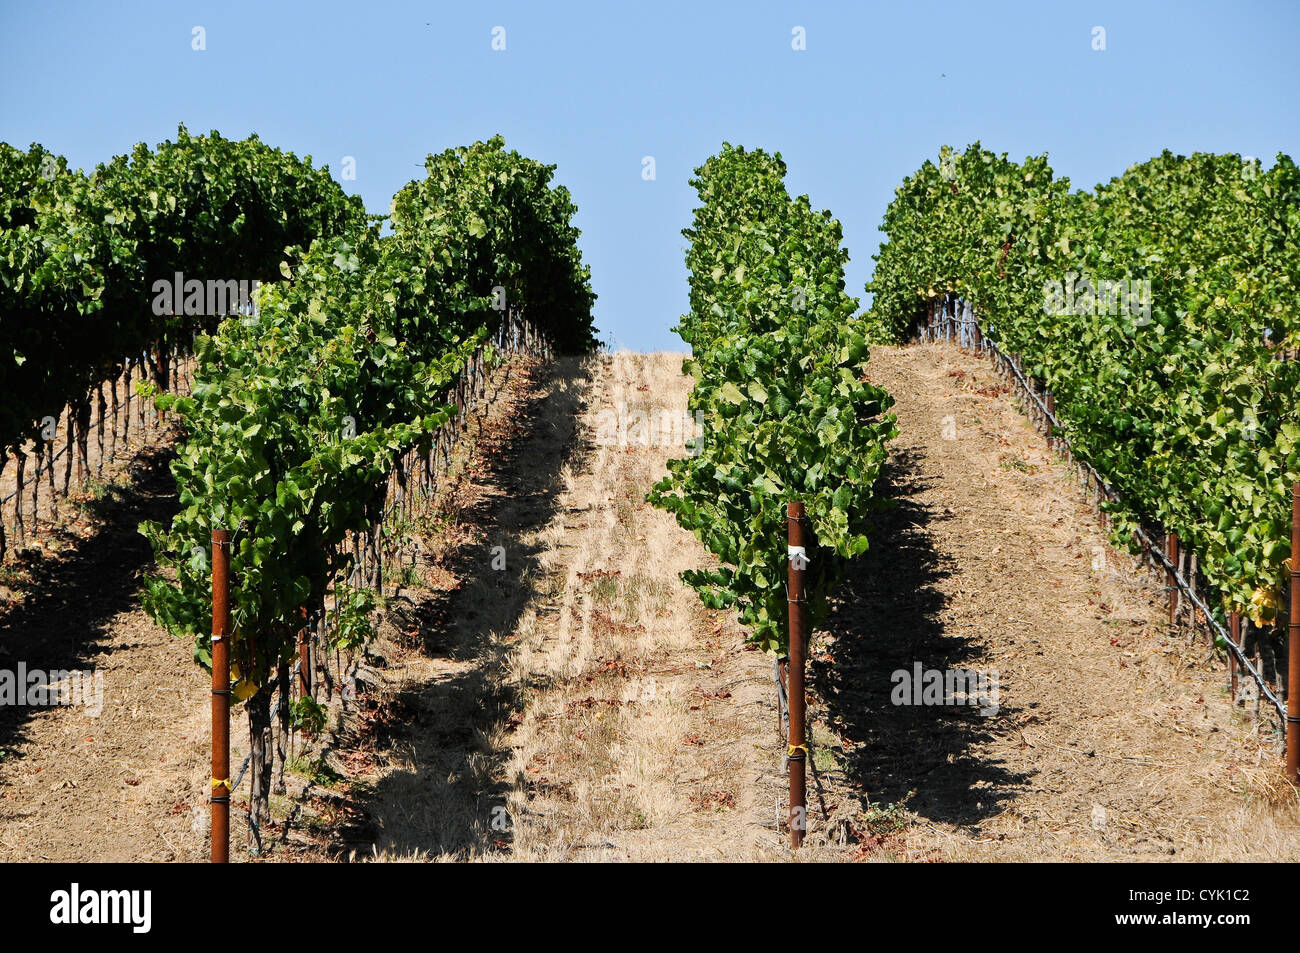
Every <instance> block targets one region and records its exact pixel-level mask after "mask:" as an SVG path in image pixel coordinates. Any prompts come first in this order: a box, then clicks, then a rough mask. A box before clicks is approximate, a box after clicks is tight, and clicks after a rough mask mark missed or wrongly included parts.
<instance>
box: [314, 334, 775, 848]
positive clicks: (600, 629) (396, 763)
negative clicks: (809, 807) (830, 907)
mask: <svg viewBox="0 0 1300 953" xmlns="http://www.w3.org/2000/svg"><path fill="white" fill-rule="evenodd" d="M681 361H682V356H681V355H677V354H658V355H637V354H618V355H613V356H610V355H605V356H602V357H599V358H595V359H592V360H591V361H589V362H562V363H561V364H560V366H558V367H557V368H554V369H553V370H551V371H549V372H547V373H546V374H545V375H543V377H542V378H541V379H539V381H538V382H537V387H536V389H535V391H534V392H533V393H531V394H530V395H527V396H526V399H523V400H521V402H520V403H519V405H518V406H517V408H516V409H515V411H514V412H513V413H512V414H510V415H509V424H510V426H508V427H504V428H498V429H496V430H495V431H494V434H495V436H494V438H493V439H494V440H495V441H496V444H495V447H496V452H493V453H488V454H486V455H485V460H486V462H485V465H484V466H483V467H482V468H480V469H478V470H477V471H475V473H474V474H473V479H472V480H470V481H468V482H467V483H466V484H465V485H463V486H462V487H461V489H460V490H459V491H458V499H457V501H456V503H455V506H454V513H455V515H454V516H452V517H450V523H449V524H448V526H446V527H444V531H443V537H442V541H441V542H440V543H439V544H438V545H436V546H433V547H432V548H431V555H430V559H429V567H428V569H427V570H426V571H427V572H429V573H430V574H431V576H437V578H439V579H440V582H439V586H440V588H441V589H442V590H443V591H444V592H445V598H444V600H443V605H442V608H441V610H440V612H439V618H440V619H441V622H440V623H439V625H438V626H437V631H438V632H439V633H440V634H439V636H438V640H437V641H436V642H435V643H427V642H426V645H425V646H424V647H423V648H422V649H420V650H419V651H417V652H398V651H395V650H394V649H393V643H392V642H389V643H388V645H387V646H385V645H383V644H381V645H380V647H379V654H380V655H381V656H386V657H385V659H384V664H383V666H382V667H381V669H380V671H381V672H382V681H383V684H382V685H380V686H379V688H378V691H379V694H380V696H381V697H382V698H383V699H384V701H383V702H381V704H380V711H379V712H378V713H376V715H375V716H374V719H376V720H378V721H381V722H383V723H384V725H385V726H387V728H388V730H387V731H386V732H385V733H384V735H383V737H382V738H378V739H376V738H373V737H370V738H368V739H367V741H366V742H365V743H364V744H363V745H362V746H361V747H360V748H358V750H357V751H356V752H354V754H353V756H352V758H351V764H352V765H353V766H354V770H351V771H349V772H348V773H347V778H348V784H349V786H350V787H351V789H352V790H353V792H354V794H355V795H356V798H355V800H354V801H353V806H354V807H355V808H356V809H357V810H358V811H359V812H360V813H361V815H362V816H363V818H364V820H363V821H362V822H361V823H359V824H358V825H356V827H355V829H354V830H353V831H351V832H350V833H349V834H348V835H347V836H346V837H345V838H343V842H342V844H340V843H339V842H338V841H335V842H334V843H333V844H322V849H324V850H326V851H327V852H330V853H332V854H333V855H334V856H338V855H339V853H340V852H341V851H346V854H347V856H353V857H356V858H359V859H367V858H378V859H385V860H392V859H429V858H432V859H438V858H446V859H515V860H533V859H545V860H701V859H729V860H746V859H764V858H779V857H781V856H785V854H784V853H783V847H782V844H783V843H784V839H785V836H784V835H783V834H782V833H781V832H780V831H779V829H778V824H779V820H780V818H781V817H783V815H784V811H785V807H784V804H785V792H784V785H783V780H782V778H780V777H779V776H778V772H779V769H780V765H781V759H780V750H779V742H778V738H777V723H776V717H777V716H776V708H775V691H774V687H773V682H772V669H771V661H770V658H768V657H765V656H763V655H762V654H761V653H759V652H755V651H750V650H748V649H746V648H745V645H744V633H743V632H742V630H741V629H740V628H739V627H738V626H737V625H736V623H735V622H734V621H733V620H732V619H731V617H730V615H731V614H730V613H718V612H710V611H708V610H706V609H704V608H703V607H702V606H701V604H700V603H699V600H698V598H697V597H696V596H695V594H694V592H692V591H691V590H689V589H687V588H685V587H684V586H683V585H682V584H681V582H680V581H679V579H678V578H677V575H678V573H679V572H680V571H681V570H682V569H685V568H687V567H689V566H697V565H701V564H702V563H703V562H704V560H705V559H706V555H707V554H706V553H705V552H704V550H703V547H702V546H700V544H699V543H698V542H697V541H696V540H695V539H694V538H693V537H691V536H690V535H689V534H687V533H685V532H684V531H682V530H681V529H680V528H679V527H678V526H677V525H676V523H675V522H674V521H673V520H672V518H671V517H670V516H669V515H667V514H665V513H663V512H660V511H658V510H655V509H653V508H652V507H650V506H649V505H648V504H646V502H645V494H646V492H647V491H648V490H649V488H650V485H651V484H652V483H653V482H654V481H655V480H657V479H659V478H660V477H661V476H662V475H663V473H664V472H665V463H666V461H667V460H668V459H669V458H670V457H674V456H681V455H682V454H683V452H684V450H683V446H684V444H683V432H684V430H683V424H682V419H683V416H684V413H685V407H686V394H687V393H688V392H689V389H690V385H691V383H692V381H691V379H690V378H689V377H685V376H683V375H682V373H681ZM638 413H643V414H644V415H645V416H644V417H641V418H638V417H637V416H636V415H637V414H638ZM620 419H621V420H623V421H624V427H623V431H622V432H620V425H619V420H620ZM638 419H639V420H640V421H641V423H638ZM628 423H630V426H626V425H627V424H628ZM496 546H500V547H502V548H503V550H504V564H503V565H501V566H500V567H499V568H498V569H497V570H494V569H493V568H492V565H493V563H492V558H493V547H496ZM439 574H440V575H439ZM417 621H418V620H417ZM425 621H426V622H428V621H430V620H429V619H428V617H427V616H426V617H425ZM365 734H367V733H364V732H360V733H358V736H359V737H360V736H362V735H365ZM370 734H373V733H370ZM347 760H348V759H341V763H342V764H343V766H344V767H345V768H346V766H347Z"/></svg>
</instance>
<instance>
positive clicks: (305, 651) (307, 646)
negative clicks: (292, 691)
mask: <svg viewBox="0 0 1300 953" xmlns="http://www.w3.org/2000/svg"><path fill="white" fill-rule="evenodd" d="M298 616H299V618H301V619H302V628H301V629H299V630H298V697H299V698H311V643H310V642H308V641H307V607H306V606H302V607H301V608H299V610H298Z"/></svg>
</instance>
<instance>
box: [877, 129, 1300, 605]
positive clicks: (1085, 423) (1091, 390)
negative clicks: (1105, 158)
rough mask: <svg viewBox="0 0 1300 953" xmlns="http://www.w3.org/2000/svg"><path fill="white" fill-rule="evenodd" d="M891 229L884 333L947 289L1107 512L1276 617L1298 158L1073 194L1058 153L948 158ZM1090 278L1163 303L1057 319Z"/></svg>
mask: <svg viewBox="0 0 1300 953" xmlns="http://www.w3.org/2000/svg"><path fill="white" fill-rule="evenodd" d="M945 173H946V174H945ZM884 231H885V232H886V234H887V235H888V241H887V243H886V244H885V245H884V246H883V247H882V249H881V252H880V254H879V255H878V256H877V265H876V270H875V275H874V277H873V279H872V281H871V283H870V284H869V285H868V290H870V291H871V292H873V294H874V302H873V306H872V309H871V312H870V314H869V315H868V316H867V327H868V331H869V333H870V334H871V335H872V336H873V337H875V338H877V339H898V338H899V337H901V336H902V334H903V333H905V331H906V330H907V329H908V327H909V326H910V325H911V324H912V323H913V322H914V321H915V320H916V319H917V317H918V315H919V313H920V310H921V309H922V307H923V306H924V304H925V302H926V301H927V300H929V299H931V298H933V297H935V296H937V295H941V294H946V293H955V294H958V295H961V296H962V297H963V298H965V299H966V300H967V301H969V302H971V304H972V305H973V306H974V308H975V309H976V311H977V312H978V313H979V315H980V316H981V321H982V322H983V323H984V324H985V325H986V326H987V327H989V328H991V330H992V336H993V337H994V338H995V339H996V340H997V341H998V342H999V344H1000V345H1001V346H1003V347H1004V348H1006V349H1007V350H1009V351H1012V352H1016V353H1019V354H1020V355H1022V356H1023V358H1024V360H1025V365H1026V370H1027V371H1029V372H1030V373H1032V374H1033V375H1034V376H1035V377H1037V378H1039V379H1041V380H1043V381H1045V382H1046V383H1047V385H1048V387H1049V388H1050V389H1051V390H1052V392H1053V394H1054V395H1055V397H1056V407H1057V415H1058V417H1060V418H1061V420H1062V424H1063V429H1064V431H1065V433H1066V435H1067V436H1068V437H1069V439H1070V442H1071V445H1072V446H1073V447H1074V448H1075V451H1076V453H1077V454H1078V455H1079V456H1080V457H1082V458H1083V459H1086V460H1088V461H1089V462H1090V463H1092V464H1093V465H1094V466H1095V467H1096V468H1097V470H1098V471H1099V472H1101V473H1102V475H1103V476H1104V477H1105V478H1106V479H1107V480H1108V481H1109V482H1110V483H1111V484H1112V486H1114V487H1115V489H1116V490H1117V491H1118V492H1119V493H1120V494H1121V496H1122V497H1123V499H1124V501H1125V505H1108V508H1110V509H1111V512H1112V515H1113V516H1114V517H1115V518H1116V521H1117V522H1116V525H1117V537H1118V538H1119V539H1120V540H1122V541H1125V542H1127V541H1128V538H1129V536H1130V531H1131V529H1132V528H1133V527H1134V526H1136V525H1137V524H1138V523H1156V524H1161V525H1164V526H1167V527H1169V528H1171V529H1174V530H1176V531H1177V532H1178V533H1179V536H1180V538H1181V539H1182V540H1183V541H1184V543H1185V544H1187V545H1189V546H1191V547H1192V548H1193V549H1194V550H1195V551H1196V552H1197V553H1198V554H1199V556H1200V568H1201V570H1202V571H1203V572H1204V573H1205V575H1206V577H1207V579H1208V580H1209V582H1210V583H1211V584H1212V585H1214V586H1215V587H1217V588H1218V589H1219V590H1220V591H1221V592H1222V593H1223V595H1224V597H1225V603H1226V604H1227V605H1228V606H1229V607H1230V608H1233V609H1239V610H1243V611H1248V612H1249V613H1250V614H1251V615H1253V616H1255V617H1256V618H1260V619H1262V620H1263V621H1267V620H1268V619H1269V617H1270V611H1269V609H1268V605H1269V604H1270V603H1272V602H1274V601H1275V600H1276V594H1277V591H1278V590H1279V589H1280V588H1281V586H1282V584H1283V581H1284V569H1283V562H1284V560H1285V559H1286V558H1287V557H1288V556H1289V555H1290V552H1289V550H1290V547H1289V543H1288V532H1287V527H1288V525H1289V509H1290V487H1291V483H1292V481H1294V480H1295V479H1297V477H1300V456H1298V452H1297V441H1298V440H1300V421H1298V420H1297V419H1296V405H1295V401H1294V397H1293V395H1294V393H1295V389H1296V385H1297V384H1298V383H1300V364H1296V363H1295V362H1291V361H1287V362H1284V361H1280V360H1277V357H1278V355H1277V349H1278V348H1283V347H1286V348H1294V347H1296V346H1298V345H1300V337H1298V336H1297V330H1298V329H1300V241H1298V236H1300V173H1298V172H1297V169H1296V166H1295V164H1294V163H1293V162H1292V161H1291V159H1290V158H1288V157H1287V156H1279V157H1278V160H1277V163H1276V164H1275V165H1274V166H1273V168H1271V169H1270V170H1268V171H1267V172H1264V171H1262V170H1261V169H1260V166H1259V164H1258V163H1257V162H1255V161H1253V160H1252V161H1249V162H1246V161H1243V160H1242V158H1241V157H1240V156H1237V155H1206V154H1202V153H1197V154H1194V155H1192V156H1190V157H1184V156H1175V155H1172V154H1171V153H1169V152H1165V153H1163V154H1162V155H1160V156H1157V157H1156V158H1154V159H1152V160H1150V161H1149V162H1145V163H1142V164H1139V165H1135V166H1133V167H1131V168H1130V169H1129V170H1128V171H1127V172H1125V173H1124V175H1122V176H1120V177H1118V178H1116V179H1113V180H1112V181H1111V182H1109V183H1107V184H1105V185H1100V186H1098V187H1097V188H1096V189H1095V190H1093V191H1092V192H1091V193H1089V192H1074V193H1071V192H1070V191H1069V183H1068V182H1067V181H1064V180H1053V178H1052V172H1051V169H1050V168H1049V167H1048V165H1047V160H1046V158H1045V157H1041V158H1031V159H1027V160H1025V162H1024V163H1022V164H1018V163H1014V162H1009V161H1008V160H1007V158H1006V156H1005V155H1003V156H995V155H993V154H991V153H989V152H986V151H984V150H982V149H981V148H980V147H979V144H978V143H976V144H975V145H973V146H971V147H970V148H969V149H967V150H966V152H964V153H963V154H961V155H955V154H954V153H953V152H952V151H951V150H950V149H948V148H947V147H945V149H944V151H943V155H942V156H941V160H940V164H939V166H936V165H934V164H933V163H930V162H927V163H926V164H925V165H924V166H922V168H921V169H920V170H919V171H918V172H917V173H916V174H915V175H914V176H912V177H910V178H908V179H906V180H904V182H903V184H902V185H901V186H900V187H899V189H898V193H897V196H896V198H895V200H894V201H893V203H892V204H891V205H890V206H889V209H888V210H887V212H886V213H885V221H884ZM1072 275H1086V276H1088V277H1089V278H1090V279H1091V280H1092V281H1093V282H1094V283H1100V282H1103V281H1110V280H1127V281H1136V282H1141V281H1149V282H1150V287H1151V295H1150V299H1149V309H1144V308H1133V309H1130V308H1127V307H1123V306H1121V307H1119V308H1117V309H1111V308H1108V307H1105V306H1104V304H1105V303H1103V306H1101V307H1098V306H1096V302H1094V301H1092V300H1089V299H1088V298H1086V297H1084V296H1080V298H1079V299H1078V300H1076V301H1075V302H1074V303H1073V306H1072V307H1071V306H1069V305H1070V302H1069V301H1068V300H1067V301H1066V302H1065V304H1066V307H1059V305H1060V303H1061V302H1059V301H1057V302H1055V303H1053V302H1051V301H1050V300H1049V298H1050V294H1049V289H1050V288H1051V283H1052V282H1058V283H1061V284H1062V285H1064V283H1065V282H1066V281H1067V280H1068V279H1070V278H1071V276H1072ZM1112 310H1114V311H1116V312H1117V313H1112ZM1145 310H1149V314H1145V313H1143V311H1145ZM1252 600H1253V604H1252Z"/></svg>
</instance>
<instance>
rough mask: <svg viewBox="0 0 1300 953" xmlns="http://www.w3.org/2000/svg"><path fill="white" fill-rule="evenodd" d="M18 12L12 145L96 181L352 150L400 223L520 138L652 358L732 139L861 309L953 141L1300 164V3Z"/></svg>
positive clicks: (358, 185)
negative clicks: (228, 140) (461, 156)
mask: <svg viewBox="0 0 1300 953" xmlns="http://www.w3.org/2000/svg"><path fill="white" fill-rule="evenodd" d="M0 4H2V5H0V140H4V141H7V142H10V143H12V144H14V145H18V146H26V145H27V144H28V143H30V142H33V141H37V142H41V143H42V144H44V145H45V146H46V147H47V148H50V149H52V150H54V151H56V152H60V153H62V154H64V155H66V156H68V158H69V159H70V160H71V161H72V163H73V164H74V165H77V166H82V167H84V168H90V167H91V166H93V165H94V164H95V163H97V162H99V161H101V160H103V159H106V158H108V157H110V156H112V155H115V154H118V153H121V152H124V151H126V150H128V149H129V148H130V147H131V145H132V144H134V143H135V142H138V141H146V142H149V143H156V142H158V141H160V140H162V139H165V138H169V137H171V136H173V135H174V134H175V130H176V125H177V123H178V122H184V123H185V124H186V125H187V126H188V127H189V128H190V130H191V131H194V132H199V131H207V130H209V129H217V130H219V131H220V132H221V133H222V134H223V135H226V136H231V137H241V136H244V135H247V134H249V133H252V132H256V133H258V134H259V135H261V137H262V138H263V139H264V140H265V141H267V142H269V143H271V144H273V145H277V146H280V147H283V148H286V149H290V150H292V151H294V152H297V153H299V154H310V155H312V156H313V157H314V158H315V159H316V161H317V162H318V163H326V164H328V165H329V166H330V168H331V169H332V170H333V171H334V173H335V175H336V176H337V175H339V173H340V170H341V160H342V157H343V156H353V157H355V160H356V179H355V181H346V182H344V183H343V184H344V187H345V188H346V189H347V190H348V191H350V192H355V193H358V194H360V195H361V196H362V197H363V198H364V200H365V203H366V205H367V207H368V208H369V209H370V210H371V211H374V212H385V211H387V209H388V203H389V200H390V198H391V196H392V195H393V193H394V192H395V191H396V190H397V189H398V188H400V187H401V186H402V185H403V184H404V183H405V182H407V181H408V180H409V179H411V178H413V177H416V176H418V175H420V174H421V168H420V165H421V163H422V160H423V158H424V156H425V155H426V154H427V153H429V152H436V151H440V150H442V149H444V148H446V147H448V146H452V145H458V144H462V143H466V142H470V141H473V140H475V139H481V138H487V137H488V136H490V135H492V134H494V133H497V132H499V133H501V134H502V135H504V136H505V138H506V143H507V144H508V145H509V146H510V147H512V148H516V149H518V150H519V151H521V152H523V153H525V154H527V155H530V156H533V157H535V158H537V159H540V160H542V161H545V162H549V163H555V164H556V165H557V166H558V167H559V168H558V171H557V180H558V181H560V182H562V183H564V184H565V185H567V186H568V187H569V188H570V190H571V191H572V192H573V194H574V198H575V200H576V201H577V203H578V206H579V209H580V212H579V216H578V225H579V227H580V228H581V229H582V231H583V236H582V239H581V242H582V248H583V254H584V257H585V260H586V261H587V262H588V263H589V264H590V265H591V269H592V278H593V283H594V285H595V289H596V291H597V293H598V294H599V296H600V300H599V301H598V302H597V305H596V321H597V325H598V326H599V328H600V329H601V332H602V337H603V338H604V339H605V340H612V341H614V342H616V343H618V344H621V345H624V346H627V347H630V348H633V349H636V350H651V349H660V348H667V349H680V348H681V347H682V344H681V342H680V340H679V339H677V338H676V337H675V336H674V335H673V334H671V333H670V331H669V329H670V328H671V327H672V326H673V325H674V324H675V323H676V320H677V318H678V316H679V315H680V314H681V312H682V311H683V310H684V309H685V308H686V306H687V304H686V301H687V297H686V274H685V267H684V265H683V261H682V255H683V248H684V243H685V239H683V238H682V236H681V229H682V228H683V227H684V226H685V225H687V224H688V223H689V221H690V215H691V209H692V208H693V207H694V204H695V201H694V200H695V196H694V192H693V190H692V189H691V188H690V187H689V186H688V184H687V180H688V178H689V177H690V175H691V171H692V170H693V169H694V168H695V167H696V166H698V165H699V164H701V163H702V162H703V160H704V159H705V158H706V157H708V156H709V155H710V154H712V153H713V152H715V151H717V149H718V147H719V145H720V144H721V143H722V142H723V141H724V140H726V141H730V142H733V143H741V144H744V145H746V146H751V147H754V146H761V147H763V148H765V149H769V150H775V151H780V152H781V153H782V154H783V155H784V157H785V159H786V161H787V163H788V164H789V167H790V173H789V178H788V183H789V186H790V189H791V191H792V192H794V193H796V194H799V193H808V194H809V195H810V196H811V198H812V201H813V203H814V204H815V205H817V206H818V207H823V208H829V209H831V210H832V211H833V212H834V213H835V215H836V216H837V217H838V218H839V219H840V220H841V222H842V223H843V225H844V233H845V242H846V244H847V246H848V248H849V251H850V253H851V255H852V261H851V263H850V265H849V270H848V284H849V291H850V293H851V294H856V295H858V296H860V297H861V296H863V284H864V282H865V281H866V280H867V278H868V277H869V275H870V272H871V266H872V261H871V256H872V254H873V253H874V252H875V251H876V249H877V248H878V246H879V243H880V240H881V237H882V236H881V235H880V233H879V231H878V230H877V226H878V225H879V223H880V220H881V215H882V214H883V212H884V209H885V206H886V205H887V204H888V202H889V200H890V198H891V197H892V195H893V190H894V187H895V186H896V185H897V184H898V182H899V181H900V180H901V179H902V177H903V176H904V175H906V174H908V173H910V172H911V171H913V170H914V169H915V168H916V167H917V166H918V165H920V163H921V162H922V161H923V160H924V159H925V158H927V157H933V156H935V155H937V154H938V150H939V147H940V146H941V145H943V144H944V143H951V144H954V145H957V146H959V147H961V146H964V145H966V144H967V143H969V142H971V141H974V140H976V139H978V140H980V141H981V142H982V143H983V145H984V146H985V147H986V148H990V149H993V150H995V151H999V152H1008V153H1010V154H1011V155H1012V157H1013V158H1022V157H1023V156H1025V155H1028V154H1037V153H1041V152H1044V151H1046V152H1047V153H1049V154H1050V156H1051V160H1052V165H1053V167H1054V169H1055V170H1056V172H1057V174H1059V175H1068V176H1069V177H1070V179H1071V181H1072V183H1073V184H1074V185H1075V186H1076V187H1091V186H1092V185H1094V184H1096V183H1097V182H1098V181H1104V180H1106V179H1108V178H1110V177H1111V176H1112V175H1115V174H1118V173H1120V172H1122V171H1123V170H1124V168H1125V167H1127V166H1128V165H1129V164H1131V163H1133V162H1135V161H1141V160H1143V159H1146V158H1149V157H1150V156H1152V155H1154V154H1156V153H1158V152H1160V151H1161V150H1162V149H1164V148H1168V149H1171V150H1173V151H1175V152H1184V153H1186V152H1192V151H1197V150H1200V151H1209V152H1239V153H1243V154H1247V155H1255V156H1259V157H1260V158H1262V159H1265V160H1266V161H1265V164H1266V165H1267V164H1269V161H1268V160H1271V157H1272V156H1273V155H1274V154H1276V153H1278V152H1285V153H1288V154H1290V155H1292V156H1297V155H1300V108H1298V107H1297V103H1296V96H1297V94H1298V93H1300V58H1298V57H1297V56H1296V53H1295V46H1294V41H1295V37H1296V36H1297V35H1300V3H1295V2H1290V0H1279V2H1276V3H1265V2H1234V3H1198V2H1192V0H1179V2H1139V0H1129V2H1116V3H1111V2H1087V3H1067V2H1059V3H1058V2H1050V0H1038V2H1036V3H997V4H988V3H942V2H936V0H929V2H925V3H898V2H892V3H885V4H867V3H831V2H817V3H764V2H747V3H743V4H742V3H734V4H722V3H708V2H700V0H697V2H694V3H674V2H656V3H652V4H633V3H615V2H608V0H607V2H593V3H564V2H555V3H538V2H537V0H532V2H526V3H466V2H429V0H426V2H423V3H415V2H387V3H386V2H378V0H377V2H361V0H353V2H347V3H336V2H318V3H311V4H306V3H303V4H296V3H295V4H289V3H274V2H263V3H245V2H231V0H227V2H219V3H218V2H214V3H184V2H174V0H173V2H156V3H155V2H129V0H125V2H120V3H119V2H114V3H105V2H103V0H99V2H93V3H63V2H58V0H49V2H43V3H38V2H30V0H29V2H23V3H15V2H13V0H0ZM195 26H201V27H203V29H204V32H205V40H206V49H205V50H202V51H196V50H194V49H192V38H193V37H192V31H193V28H194V27H195ZM496 26H502V27H504V28H505V41H506V49H505V50H504V51H494V50H493V49H492V30H493V28H494V27H496ZM796 26H801V27H803V28H804V30H805V33H806V45H807V48H806V49H805V50H802V51H795V50H793V49H792V48H791V39H792V30H793V28H794V27H796ZM1096 26H1101V27H1104V28H1105V31H1106V34H1105V40H1106V49H1105V50H1104V51H1095V50H1093V49H1092V44H1093V39H1092V32H1093V28H1094V27H1096ZM645 156H653V157H654V159H655V167H656V168H655V171H656V178H655V180H654V181H645V180H643V178H642V174H641V172H642V159H643V157H645ZM864 303H865V301H864Z"/></svg>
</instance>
